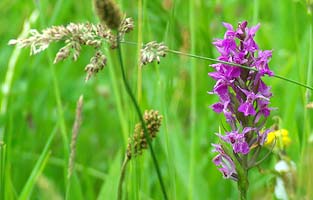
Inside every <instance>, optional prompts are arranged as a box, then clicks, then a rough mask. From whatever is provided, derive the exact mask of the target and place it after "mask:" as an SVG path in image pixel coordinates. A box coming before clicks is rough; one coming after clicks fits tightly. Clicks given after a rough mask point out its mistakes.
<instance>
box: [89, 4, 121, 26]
mask: <svg viewBox="0 0 313 200" xmlns="http://www.w3.org/2000/svg"><path fill="white" fill-rule="evenodd" d="M94 6H95V11H96V14H97V15H98V18H99V20H100V22H101V23H102V25H107V26H108V27H109V28H111V29H112V30H118V28H119V26H120V24H121V22H122V16H121V12H120V9H119V8H118V6H117V4H116V3H115V2H114V1H113V0H94Z"/></svg>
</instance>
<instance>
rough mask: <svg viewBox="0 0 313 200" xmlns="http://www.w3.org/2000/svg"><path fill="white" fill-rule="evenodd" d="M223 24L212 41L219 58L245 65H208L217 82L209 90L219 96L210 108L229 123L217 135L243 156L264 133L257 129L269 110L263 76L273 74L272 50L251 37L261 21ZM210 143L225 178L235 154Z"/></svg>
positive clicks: (229, 175) (231, 173)
mask: <svg viewBox="0 0 313 200" xmlns="http://www.w3.org/2000/svg"><path fill="white" fill-rule="evenodd" d="M223 25H224V27H225V28H226V29H227V30H226V32H225V34H224V38H223V39H215V40H214V42H213V44H214V45H215V47H216V49H217V51H218V52H219V53H220V56H219V57H218V60H220V61H223V62H230V63H236V64H240V65H245V66H247V67H248V68H240V67H237V66H232V65H228V64H225V63H217V64H213V65H211V66H212V67H213V69H214V71H213V72H210V73H209V76H210V77H212V78H213V79H214V80H215V81H216V83H215V85H214V88H213V90H212V92H209V93H210V94H215V95H217V96H218V97H219V102H217V103H215V104H213V105H211V108H212V109H213V111H214V112H216V113H223V114H224V116H225V118H226V122H227V123H228V124H229V126H230V130H229V131H226V133H225V134H223V135H222V134H218V136H219V137H220V138H221V139H222V140H223V141H225V142H226V143H228V144H230V145H231V146H232V149H233V152H234V154H235V155H236V154H238V155H237V156H239V154H241V156H246V155H247V154H249V153H250V149H251V146H252V145H259V146H260V145H261V146H262V145H263V143H264V141H265V140H266V136H267V132H265V133H264V134H260V130H261V129H263V126H264V124H265V122H266V119H267V117H268V116H269V115H270V112H271V110H272V108H269V103H270V97H271V96H272V93H271V88H270V87H268V86H267V85H266V84H265V83H264V82H263V80H262V77H263V76H265V75H268V76H273V74H274V73H273V72H272V71H271V70H270V69H269V66H268V63H269V61H270V59H271V57H272V51H270V50H265V51H262V50H260V49H259V46H258V44H257V43H256V42H255V40H254V37H255V35H256V33H257V31H258V29H259V28H260V24H257V25H256V26H253V27H251V28H249V27H248V26H247V25H248V23H247V22H246V21H244V22H242V23H239V24H238V27H237V28H236V29H234V27H233V26H232V25H231V24H228V23H223ZM249 67H251V70H250V69H249ZM255 69H256V70H257V71H255ZM261 118H262V121H261V120H260V119H261ZM240 130H242V131H240ZM213 146H214V147H215V150H214V151H215V152H218V155H217V156H216V157H215V158H214V159H213V162H214V163H215V164H216V165H217V166H220V168H219V170H220V171H221V172H222V173H223V175H224V177H225V178H234V177H235V176H234V174H235V168H234V165H233V162H232V161H233V159H235V158H233V157H232V156H233V155H227V154H226V153H225V152H224V151H223V148H222V146H221V145H217V144H216V145H213Z"/></svg>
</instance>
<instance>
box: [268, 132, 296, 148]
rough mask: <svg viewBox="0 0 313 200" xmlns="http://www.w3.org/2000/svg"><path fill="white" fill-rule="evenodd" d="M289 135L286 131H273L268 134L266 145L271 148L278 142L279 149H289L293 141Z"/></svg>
mask: <svg viewBox="0 0 313 200" xmlns="http://www.w3.org/2000/svg"><path fill="white" fill-rule="evenodd" d="M288 134H289V133H288V131H287V130H286V129H279V130H276V131H272V132H270V133H268V134H267V139H266V141H265V145H266V146H271V145H272V144H273V143H274V141H275V140H276V143H277V144H278V145H279V148H283V147H287V146H289V145H290V143H291V139H290V137H289V135H288Z"/></svg>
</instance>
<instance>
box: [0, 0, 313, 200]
mask: <svg viewBox="0 0 313 200" xmlns="http://www.w3.org/2000/svg"><path fill="white" fill-rule="evenodd" d="M119 5H120V7H121V9H122V10H123V12H124V13H125V14H126V15H127V16H128V17H132V18H133V19H134V21H135V29H134V31H133V32H131V33H129V34H128V35H127V36H126V40H128V41H134V42H138V41H139V42H140V41H142V42H143V43H146V42H149V41H152V40H156V41H158V42H161V41H163V42H165V44H167V45H168V46H169V48H170V49H174V50H180V51H182V52H189V53H195V54H198V55H202V56H207V57H212V58H216V57H217V56H218V54H217V52H216V50H215V49H214V47H213V45H212V40H213V39H214V38H221V37H223V34H224V31H225V29H224V27H223V26H222V22H228V23H231V24H233V25H234V26H236V24H237V23H238V22H239V21H243V20H247V21H248V22H249V25H250V26H251V25H255V24H257V23H261V28H260V30H259V31H258V33H257V35H256V41H257V43H258V44H259V47H260V48H261V49H264V50H265V49H273V50H274V51H273V58H272V61H271V62H270V67H271V69H272V70H273V71H274V72H275V73H276V74H279V75H282V76H284V77H288V78H290V79H293V80H297V81H299V82H301V83H305V84H309V85H311V86H312V85H313V84H312V75H313V74H312V73H313V72H312V64H313V63H312V56H313V55H312V54H313V53H312V48H313V47H312V24H313V19H312V14H311V15H309V13H308V10H309V8H310V7H309V6H311V9H312V5H313V4H312V2H311V4H310V2H308V1H300V0H299V1H295V0H293V1H292V0H277V1H272V0H263V1H261V0H254V1H250V0H220V1H218V0H216V1H205V0H202V1H201V0H190V1H187V0H154V1H149V0H138V1H128V0H120V1H119ZM34 10H38V11H39V17H38V19H37V20H36V21H35V22H34V23H33V24H32V25H31V28H36V29H39V30H42V29H43V28H46V27H48V26H51V25H62V24H64V25H65V24H68V23H70V22H74V23H78V22H87V21H89V22H92V23H97V22H98V21H97V18H96V17H95V15H94V13H93V8H92V2H91V1H80V0H77V1H70V0H67V1H65V0H58V1H57V0H51V1H47V0H41V1H39V0H36V1H30V0H28V1H21V0H1V2H0V11H1V14H2V17H1V18H0V27H1V28H0V50H1V51H0V83H1V86H2V92H1V96H0V98H1V105H2V107H1V109H2V111H1V116H0V117H1V118H0V120H1V121H0V131H1V135H0V136H1V138H0V142H1V140H3V141H4V144H5V146H4V145H2V146H1V154H0V155H1V167H0V170H1V173H0V174H1V175H2V176H1V177H0V179H1V187H2V190H1V191H2V192H1V193H2V194H0V199H1V198H4V199H17V198H18V197H21V195H22V194H23V195H24V196H23V195H22V197H21V199H23V198H24V197H25V198H26V199H27V198H29V199H64V194H65V190H66V189H65V188H66V186H65V179H66V176H65V175H64V174H65V172H66V169H65V166H66V162H67V159H66V158H67V154H68V151H67V150H66V148H65V147H67V148H68V147H69V140H70V137H71V129H72V124H73V121H74V118H75V107H76V101H77V99H78V97H79V96H80V94H83V95H84V107H83V122H82V125H81V129H80V133H79V138H78V141H77V153H76V172H75V176H74V181H73V184H72V186H71V194H70V199H97V198H98V199H116V190H117V182H118V177H119V175H120V167H121V163H122V159H123V156H124V153H125V149H126V145H127V137H128V136H129V135H132V133H133V129H134V126H135V124H136V123H137V122H138V118H137V116H136V113H135V110H134V108H133V105H132V103H131V102H130V99H129V97H128V96H127V94H126V91H125V89H124V86H123V84H122V79H121V73H120V69H119V65H118V63H117V59H116V53H115V52H114V51H112V50H109V49H108V50H106V51H105V53H106V55H107V56H108V65H107V67H106V68H105V69H104V70H103V71H101V72H100V73H99V74H98V75H97V76H96V78H92V79H91V80H90V81H89V82H88V83H87V84H85V82H84V78H85V72H84V67H85V66H86V64H88V62H89V59H90V57H91V56H92V55H93V52H94V51H93V49H91V48H88V47H85V48H83V49H82V52H81V55H80V57H79V59H78V60H77V61H76V62H73V61H71V60H70V59H68V60H65V61H64V62H60V63H58V64H56V65H53V64H52V61H53V58H54V56H55V54H56V53H57V51H58V49H59V48H61V47H62V44H61V43H55V44H52V45H51V46H50V47H49V49H48V50H47V51H44V52H42V53H40V54H38V55H36V56H30V55H29V54H30V50H29V49H22V50H21V52H20V54H18V55H17V56H12V53H13V52H14V51H17V50H16V49H15V48H16V47H14V46H8V45H7V44H8V41H9V40H10V39H13V38H17V37H18V36H19V34H20V33H21V31H22V30H23V24H24V22H25V21H27V20H28V19H29V17H30V15H31V14H32V12H33V11H34ZM139 16H142V18H141V17H139ZM122 48H123V54H124V62H125V66H126V68H127V77H128V80H129V81H130V83H131V85H132V88H133V90H134V91H135V93H136V95H138V94H141V95H142V98H141V100H140V106H141V108H142V109H143V110H144V109H157V110H159V111H160V113H161V114H162V115H163V116H164V120H163V125H162V127H161V131H160V133H159V135H158V137H157V139H156V141H155V142H154V144H153V146H154V150H155V152H156V154H157V158H158V161H159V164H160V167H161V172H162V176H163V179H164V182H165V185H166V189H167V193H168V196H169V199H237V197H238V193H237V188H236V183H235V182H233V181H230V180H225V179H223V178H222V175H221V174H220V172H219V171H218V170H217V168H216V167H215V166H214V164H213V163H212V162H211V160H212V158H213V157H214V153H211V150H212V147H211V143H214V142H216V141H217V137H216V135H215V134H214V133H216V132H217V131H218V128H219V125H220V122H221V121H223V117H222V116H220V115H217V114H215V113H214V112H213V111H212V110H211V109H210V108H208V106H209V105H211V104H212V103H214V102H216V101H217V98H216V97H214V96H211V95H208V94H207V92H208V91H210V90H211V89H212V88H213V86H214V82H213V80H212V79H211V78H210V77H208V75H207V73H208V72H209V71H211V68H210V67H209V64H211V63H208V62H206V61H203V60H197V59H192V58H189V57H184V56H178V55H174V54H168V55H167V57H166V58H164V59H162V60H161V64H159V65H157V64H150V65H147V66H145V67H143V68H142V71H139V73H138V62H137V61H138V47H136V46H131V45H123V47H122ZM15 58H16V63H14V62H12V61H14V59H15ZM9 62H11V63H12V66H11V69H13V70H12V72H13V74H12V75H13V79H12V88H11V89H10V93H9V96H5V95H4V93H3V84H4V83H5V77H6V75H7V72H8V69H9ZM309 66H311V68H310V67H309ZM140 73H142V91H141V92H140V90H138V77H139V80H140V76H138V74H140ZM265 81H266V83H267V84H269V85H271V86H272V91H273V94H274V96H273V98H272V100H271V106H272V107H276V108H277V109H276V110H275V111H273V112H272V115H271V116H279V117H280V118H281V120H282V123H281V128H285V129H287V130H288V131H289V134H290V137H291V139H292V144H291V146H290V147H289V148H288V149H287V155H288V156H289V157H290V159H291V160H293V161H294V162H295V163H296V165H297V175H296V177H297V183H296V184H297V187H296V188H297V195H298V196H297V198H296V199H311V198H313V192H312V191H311V188H312V187H313V184H312V183H313V182H312V181H313V180H312V179H313V174H312V171H311V170H310V166H311V165H312V164H313V161H312V156H310V155H311V154H312V152H313V148H312V143H313V136H312V134H313V132H312V122H313V110H309V109H306V108H305V106H306V104H307V103H308V102H309V101H313V100H312V96H309V98H307V97H308V95H306V89H304V88H302V87H299V86H297V85H294V84H290V83H287V82H285V81H282V80H280V79H276V78H265ZM139 84H140V82H139ZM310 94H312V92H311V93H310ZM4 99H7V100H8V104H7V105H6V106H5V105H4V104H3V101H4ZM59 100H60V101H59ZM58 106H59V107H58ZM4 108H5V110H3V109H4ZM272 123H273V120H272V119H270V120H269V121H268V123H267V126H268V127H269V126H271V125H272ZM54 130H56V135H55V136H54V138H53V140H52V144H51V146H50V147H49V149H48V151H49V152H50V156H49V157H47V160H46V164H45V165H44V168H42V169H41V170H42V173H39V172H40V171H41V170H40V169H36V168H35V165H36V162H37V161H38V159H39V157H40V155H41V154H42V152H43V149H44V147H45V145H46V144H47V141H48V138H49V137H50V136H51V135H53V133H54ZM62 132H63V133H64V134H66V135H63V137H62ZM64 136H66V137H64ZM310 137H311V139H310ZM65 138H67V140H68V141H66V139H65ZM274 164H275V159H274V158H270V159H268V160H267V161H266V162H265V163H264V164H263V165H261V168H262V169H273V166H274ZM32 172H38V177H37V178H34V177H33V176H34V174H33V175H32V176H31V173H32ZM30 177H32V178H34V179H33V180H34V181H33V182H28V184H26V182H27V181H28V180H30ZM124 186H125V188H124V191H125V193H124V196H126V197H127V199H162V193H161V189H160V186H159V183H158V179H157V176H156V173H155V170H154V166H153V162H152V159H151V155H150V153H149V152H148V151H147V152H145V153H144V155H143V156H141V157H138V158H137V159H135V160H133V161H132V162H131V164H130V165H129V166H128V169H127V173H126V180H125V183H124ZM273 198H274V197H273V175H270V174H268V175H266V174H260V172H259V170H257V169H254V170H252V171H251V172H250V189H249V199H273Z"/></svg>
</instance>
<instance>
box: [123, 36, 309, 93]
mask: <svg viewBox="0 0 313 200" xmlns="http://www.w3.org/2000/svg"><path fill="white" fill-rule="evenodd" d="M122 43H124V44H129V45H137V43H136V42H130V41H122ZM167 52H168V53H172V54H176V55H182V56H187V57H190V58H196V59H199V60H207V61H211V62H214V63H222V64H227V65H231V66H235V67H241V68H243V69H249V70H252V71H258V70H257V69H255V68H251V67H249V66H245V65H240V64H237V63H231V62H226V61H221V60H217V59H214V58H209V57H205V56H200V55H196V54H191V53H184V52H180V51H177V50H172V49H168V50H167ZM273 77H275V78H278V79H281V80H284V81H286V82H289V83H292V84H295V85H298V86H301V87H303V88H306V89H309V90H311V91H313V87H312V86H309V85H306V84H303V83H300V82H298V81H295V80H292V79H289V78H286V77H283V76H280V75H275V74H274V75H273Z"/></svg>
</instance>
